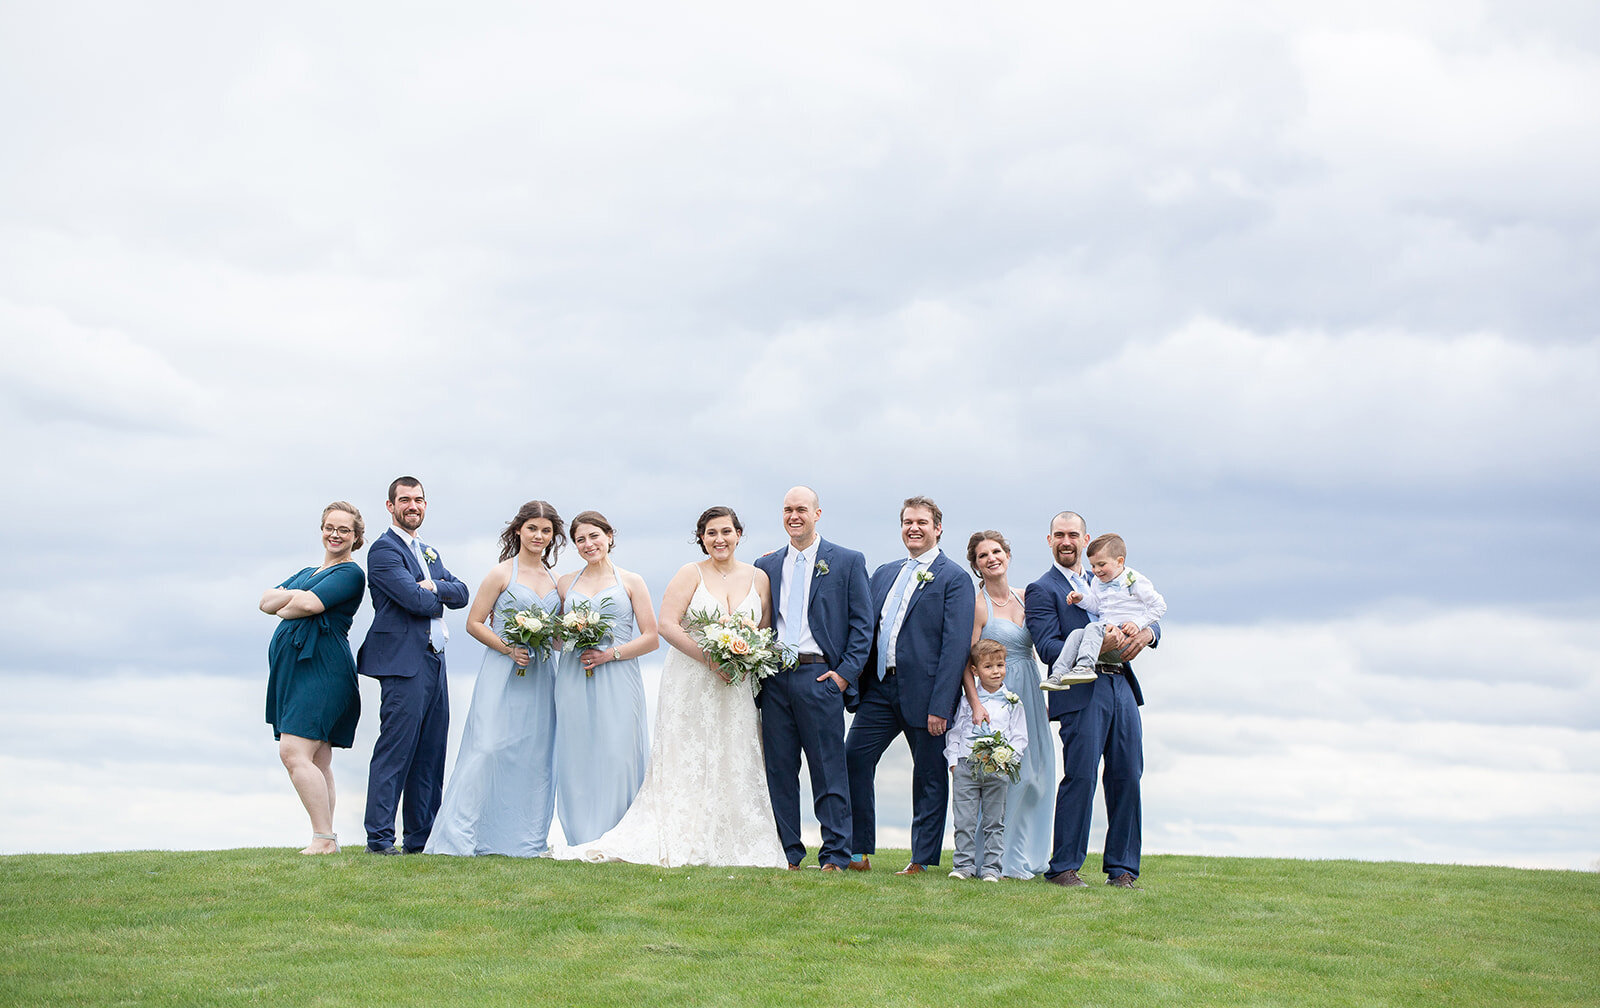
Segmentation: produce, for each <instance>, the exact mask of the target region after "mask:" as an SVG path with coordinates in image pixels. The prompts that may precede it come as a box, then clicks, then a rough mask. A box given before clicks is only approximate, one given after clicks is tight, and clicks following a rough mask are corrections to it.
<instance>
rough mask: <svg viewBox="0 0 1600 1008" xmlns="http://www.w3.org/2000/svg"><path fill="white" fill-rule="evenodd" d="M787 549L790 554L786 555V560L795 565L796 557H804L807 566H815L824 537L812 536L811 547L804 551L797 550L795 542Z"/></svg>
mask: <svg viewBox="0 0 1600 1008" xmlns="http://www.w3.org/2000/svg"><path fill="white" fill-rule="evenodd" d="M787 548H788V552H787V553H785V554H784V559H786V560H788V561H789V562H790V563H794V558H795V557H797V556H804V557H805V558H806V563H807V564H813V563H816V562H817V550H819V549H821V548H822V537H821V536H812V537H811V545H810V546H807V547H806V548H805V549H803V550H797V549H795V548H794V543H793V542H790V543H789V545H788V547H787Z"/></svg>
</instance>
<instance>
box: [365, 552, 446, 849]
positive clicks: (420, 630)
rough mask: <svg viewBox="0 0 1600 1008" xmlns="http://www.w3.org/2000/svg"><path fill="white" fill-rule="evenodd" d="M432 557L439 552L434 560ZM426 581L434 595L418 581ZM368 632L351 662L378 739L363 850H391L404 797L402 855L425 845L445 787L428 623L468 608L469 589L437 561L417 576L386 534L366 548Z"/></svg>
mask: <svg viewBox="0 0 1600 1008" xmlns="http://www.w3.org/2000/svg"><path fill="white" fill-rule="evenodd" d="M435 556H436V557H437V554H435ZM424 577H426V578H430V579H432V581H433V583H434V586H435V587H436V588H437V589H438V590H437V592H432V591H428V590H427V589H425V588H423V587H421V586H420V585H419V584H418V583H417V582H418V581H420V580H421V579H423V578H424ZM367 584H368V585H369V586H370V587H371V589H372V626H371V628H370V629H368V630H367V638H366V640H365V641H364V642H363V643H362V645H361V650H360V652H359V653H358V654H357V656H356V670H357V671H358V672H360V673H361V674H362V675H369V676H372V677H374V678H376V679H377V680H378V682H379V683H381V684H382V687H383V700H382V704H381V706H380V707H379V708H378V711H379V713H378V741H377V742H376V743H374V745H373V747H372V766H371V769H370V770H369V771H368V774H367V813H366V829H367V847H368V849H371V850H377V849H380V848H384V847H393V846H394V817H395V807H396V806H397V805H399V804H400V799H401V795H402V793H403V794H404V796H405V810H404V820H405V846H406V850H409V851H419V850H421V849H422V848H423V847H424V846H426V845H427V843H428V833H429V832H430V831H431V830H432V829H433V818H434V816H435V815H436V814H438V811H439V795H440V792H441V791H442V790H443V785H444V748H445V738H446V735H447V734H448V731H449V727H450V694H449V691H448V689H446V685H445V668H444V655H443V654H442V653H439V652H435V651H434V650H433V648H432V647H431V646H430V644H429V641H428V624H429V622H430V621H432V620H433V619H434V618H436V617H438V616H441V615H443V613H444V610H445V607H446V606H449V607H450V608H451V609H460V608H461V607H462V606H464V605H466V604H467V597H468V595H469V594H470V593H469V592H468V591H467V586H466V585H464V584H462V583H461V582H460V581H457V580H456V579H455V577H454V576H452V575H451V573H450V572H449V571H448V570H445V567H444V564H443V563H441V562H439V560H438V559H434V560H431V561H429V563H428V569H427V571H426V572H424V571H423V569H422V567H421V566H419V565H418V563H417V559H416V557H415V556H414V555H413V554H412V552H411V550H410V548H408V547H407V546H406V544H405V541H404V540H403V539H401V538H400V536H399V535H398V534H397V533H396V532H395V530H394V529H393V528H391V529H389V530H388V531H387V532H385V533H384V534H383V535H381V536H379V537H378V538H377V540H376V541H374V542H373V544H372V545H371V546H370V547H369V548H368V549H367Z"/></svg>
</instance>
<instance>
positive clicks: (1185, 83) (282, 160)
mask: <svg viewBox="0 0 1600 1008" xmlns="http://www.w3.org/2000/svg"><path fill="white" fill-rule="evenodd" d="M671 6H672V7H674V8H676V9H670V10H668V9H664V8H662V6H661V5H650V4H637V3H614V4H613V3H600V4H590V5H582V6H581V7H574V6H573V5H553V4H533V5H530V4H512V3H504V4H490V3H468V4H456V5H452V6H450V7H449V8H445V7H436V8H431V9H429V8H423V7H418V6H406V7H403V8H397V7H395V6H394V5H389V4H383V5H379V4H359V3H349V4H341V5H336V6H334V7H332V8H330V7H328V6H327V5H321V4H316V5H313V4H300V3H286V4H276V5H272V6H270V7H264V8H248V9H246V8H237V7H227V6H223V7H218V6H216V5H211V4H199V3H192V4H183V3H156V4H141V5H136V6H129V5H125V4H111V3H104V4H77V3H58V4H50V5H44V4H9V5H6V6H5V7H4V8H0V129H3V131H4V135H5V136H6V137H7V148H8V150H9V152H10V153H9V156H8V157H6V158H4V159H0V339H3V341H4V348H5V352H4V353H3V354H0V390H3V395H0V438H3V441H0V444H3V445H4V449H5V457H6V459H7V463H8V465H7V468H8V470H9V472H10V474H11V477H12V481H13V484H14V489H13V492H12V493H11V494H10V495H9V504H8V506H7V507H6V509H5V512H4V513H5V521H4V523H3V527H4V529H5V538H4V541H5V545H6V553H7V556H8V560H9V570H10V574H11V576H10V577H9V578H7V579H6V580H5V583H4V584H3V585H0V607H3V611H5V612H6V613H8V614H9V615H8V617H7V619H6V621H5V625H6V627H7V630H6V639H7V640H6V647H5V648H4V649H3V652H0V682H3V686H4V689H5V691H6V694H7V698H8V699H7V703H6V704H5V705H4V706H3V707H0V806H3V807H4V808H5V809H6V814H5V816H4V817H0V852H18V851H37V850H43V851H79V850H97V849H118V848H129V847H175V848H204V847H219V846H265V845H284V846H287V845H291V844H299V843H301V842H302V841H303V839H304V833H305V824H304V818H303V814H302V813H301V812H300V810H299V806H298V804H297V803H296V801H295V799H294V797H293V794H292V792H291V790H290V788H289V786H288V782H287V779H286V777H285V775H284V774H283V772H282V769H281V767H280V766H279V765H278V763H277V760H276V753H275V748H274V746H273V744H272V741H271V733H270V729H268V728H267V726H265V725H263V724H262V723H261V702H262V687H263V682H264V678H265V650H266V642H267V639H268V637H269V636H270V634H271V631H272V628H273V621H272V620H271V619H270V618H268V617H265V616H263V615H261V614H260V613H258V612H257V611H256V609H255V603H256V600H257V598H258V597H259V594H260V592H261V590H262V589H263V588H264V587H266V586H268V585H270V584H274V583H276V582H278V581H280V580H281V579H283V578H284V577H285V576H287V575H288V574H289V573H291V572H292V571H294V570H296V569H298V568H299V567H301V566H303V565H305V564H307V563H312V562H315V561H316V560H317V559H318V558H319V556H320V552H319V547H318V543H317V536H316V531H315V529H316V524H317V518H318V515H319V512H320V509H321V507H322V505H323V504H325V503H327V502H328V501H329V500H333V499H337V498H348V499H350V500H352V501H354V502H356V503H357V504H358V505H359V506H360V507H361V508H362V510H363V511H364V512H365V514H366V517H367V520H368V522H369V524H371V525H373V526H374V527H375V528H381V527H382V525H383V520H384V518H385V514H384V510H383V506H382V500H383V492H384V489H385V487H386V485H387V483H388V481H389V479H390V478H392V477H393V476H395V475H397V474H399V473H401V472H408V473H416V474H417V475H419V476H421V477H422V478H423V479H424V480H425V482H426V485H427V490H428V495H429V498H430V500H431V502H432V507H431V510H430V512H429V517H428V521H427V524H426V526H425V527H424V530H423V536H424V538H425V539H427V540H428V541H429V542H430V543H432V544H434V545H435V546H436V547H437V548H438V549H439V550H440V552H441V553H442V554H443V556H444V558H445V561H446V562H447V563H448V564H449V565H450V566H451V567H452V569H453V570H454V571H455V573H456V574H457V575H458V576H459V577H461V578H462V579H463V580H465V581H467V582H468V583H469V584H473V585H476V584H477V582H478V581H479V579H480V578H481V577H482V575H483V573H484V572H485V570H486V569H487V568H488V566H489V565H490V564H491V563H492V562H493V560H494V545H493V539H494V537H495V536H496V535H497V533H498V532H499V530H500V528H501V527H502V525H503V524H504V522H505V521H506V520H507V519H508V518H509V517H510V515H511V514H512V513H513V512H514V511H515V509H516V507H517V506H518V505H519V504H520V503H521V502H523V501H524V500H527V499H529V498H534V497H542V498H547V499H549V500H550V501H552V502H554V503H555V504H556V505H557V507H558V508H559V509H560V510H561V511H562V512H563V513H564V514H568V515H570V514H573V513H576V512H577V511H579V510H582V509H585V508H591V507H592V508H598V509H600V510H602V511H604V512H605V513H606V514H607V515H608V516H609V517H610V518H611V519H612V520H613V522H614V524H615V525H616V526H617V528H618V531H619V533H620V534H619V543H618V551H617V554H616V559H617V561H618V562H619V563H620V564H623V565H624V566H629V567H632V568H633V569H636V570H639V571H640V572H642V573H643V574H644V575H645V576H646V579H647V580H648V581H649V583H650V584H651V585H652V587H653V589H654V590H655V592H656V594H657V596H658V597H659V592H660V590H661V588H662V587H663V586H664V585H665V583H666V580H667V579H668V577H670V575H671V573H672V571H673V570H674V569H675V568H676V567H677V565H678V564H680V563H682V562H683V561H685V560H687V559H692V558H693V557H694V556H697V555H698V553H697V552H695V551H694V550H693V547H691V546H690V545H689V543H688V536H689V533H690V532H691V530H692V527H693V521H694V517H695V515H696V514H698V512H699V511H700V510H701V508H703V507H705V506H706V505H709V504H713V503H727V504H731V505H733V506H735V507H736V508H738V509H739V510H740V512H741V514H742V515H743V517H744V519H745V524H746V527H747V533H748V534H747V540H748V541H747V542H746V544H745V546H744V548H743V550H742V554H743V555H744V556H745V557H746V558H747V559H753V558H754V556H756V555H757V554H758V553H759V552H762V551H765V550H766V549H769V548H772V547H774V546H776V545H779V544H780V543H781V542H782V541H783V537H782V535H781V532H780V529H779V526H778V521H777V518H778V505H779V501H780V499H781V497H782V494H783V492H784V490H785V489H786V488H787V487H788V486H789V485H791V484H792V483H795V482H801V481H804V482H809V483H811V484H813V485H814V486H816V487H817V488H818V489H819V490H820V491H821V494H822V499H823V507H824V517H823V531H824V534H826V535H828V536H829V537H830V538H832V539H835V540H837V541H840V542H843V543H845V544H847V545H851V546H854V547H857V548H859V549H862V550H863V551H865V552H866V553H867V556H868V560H869V562H870V563H873V564H877V563H882V562H885V561H888V560H891V559H893V558H895V557H896V556H897V555H898V554H899V544H898V538H897V535H896V527H895V519H896V509H897V505H898V502H899V501H900V499H901V498H903V497H905V496H907V495H908V494H912V493H924V494H929V495H931V496H933V497H934V498H935V499H937V500H938V501H939V502H940V504H941V505H942V506H943V508H944V511H945V531H946V540H945V542H946V545H947V546H951V547H953V548H955V549H957V550H959V549H961V548H962V547H963V546H964V543H965V540H966V536H967V534H968V533H969V532H970V531H971V530H973V529H977V528H985V527H993V528H998V529H1001V530H1003V531H1004V532H1006V533H1007V534H1008V535H1009V536H1010V537H1011V538H1012V540H1013V543H1014V545H1015V548H1016V549H1015V560H1014V576H1013V580H1014V581H1015V582H1016V583H1017V584H1018V585H1021V584H1024V583H1026V582H1027V581H1029V580H1032V579H1033V578H1034V577H1036V576H1037V575H1038V573H1039V572H1041V571H1042V570H1043V569H1044V568H1045V565H1046V563H1047V554H1046V551H1045V549H1044V545H1043V538H1044V531H1045V527H1046V525H1047V523H1048V520H1049V517H1050V515H1051V514H1052V513H1054V512H1055V511H1057V510H1059V509H1061V508H1072V509H1074V510H1078V511H1080V512H1082V513H1084V514H1085V515H1086V516H1087V517H1088V520H1089V523H1090V527H1091V530H1092V531H1096V532H1099V531H1113V530H1114V531H1118V532H1120V533H1122V534H1123V535H1124V536H1125V537H1126V538H1127V540H1128V542H1129V546H1130V562H1131V563H1133V564H1134V565H1135V566H1137V567H1139V568H1140V569H1141V570H1143V571H1145V572H1146V573H1147V574H1148V575H1150V576H1151V577H1152V579H1153V580H1154V581H1155V583H1156V584H1157V585H1158V586H1160V588H1161V589H1162V590H1163V592H1164V593H1165V595H1166V597H1167V600H1168V603H1169V606H1170V614H1169V618H1168V619H1167V620H1166V622H1165V624H1164V625H1165V626H1166V628H1167V638H1166V641H1165V642H1164V644H1163V646H1162V647H1161V649H1160V650H1159V651H1157V652H1154V653H1152V654H1151V655H1149V656H1148V657H1147V658H1145V659H1141V661H1140V675H1141V679H1142V680H1143V681H1144V682H1145V684H1146V695H1147V698H1148V701H1149V704H1148V706H1147V707H1146V709H1145V727H1146V735H1147V755H1148V769H1147V773H1146V778H1145V782H1146V791H1145V793H1146V801H1145V816H1144V820H1145V843H1146V849H1147V850H1148V851H1152V852H1182V853H1199V854H1227V855H1235V854H1237V855H1263V856H1301V857H1359V858H1374V859H1399V860H1415V861H1463V862H1472V863H1488V864H1507V865H1526V866H1538V867H1566V868H1583V869H1592V868H1594V867H1596V866H1597V864H1600V844H1597V841H1596V839H1595V838H1596V836H1600V643H1597V640H1600V616H1597V615H1596V613H1597V611H1600V610H1597V602H1600V576H1597V575H1596V573H1595V571H1596V569H1597V566H1600V532H1597V530H1596V526H1595V522H1594V515H1595V514H1596V512H1597V510H1600V466H1597V458H1596V447H1595V446H1596V445H1597V444H1600V397H1597V396H1596V395H1595V394H1594V391H1593V390H1594V388H1595V387H1596V386H1597V384H1600V338H1597V336H1600V333H1597V325H1600V323H1597V321H1596V320H1597V319H1600V284H1597V279H1600V270H1597V265H1600V187H1597V186H1596V185H1595V183H1594V179H1595V178H1597V177H1600V107H1597V106H1596V103H1595V102H1594V100H1593V99H1594V96H1595V95H1596V94H1600V12H1597V10H1596V8H1595V7H1594V5H1592V4H1588V3H1583V2H1577V0H1574V2H1571V3H1560V2H1529V0H1518V2H1515V3H1510V2H1507V3H1471V2H1466V3H1463V2H1459V0H1449V2H1444V0H1438V2H1395V0H1385V2H1384V3H1350V4H1341V5H1337V8H1338V9H1336V10H1333V9H1329V5H1325V4H1282V5H1261V4H1257V3H1245V2H1238V3H1229V2H1221V3H1212V4H1206V5H1204V6H1203V9H1201V8H1200V7H1197V6H1196V5H1192V4H1183V3H1147V4H1137V5H1131V6H1130V5H1124V6H1123V7H1120V8H1116V9H1107V8H1106V7H1105V5H1091V4H1080V3H1070V4H1063V3H1052V4H1045V3H1036V4H1000V5H987V6H984V7H982V8H981V9H980V8H976V7H973V6H972V5H968V4H940V3H934V4H928V3H918V4H898V3H884V4H877V5H866V6H862V5H860V4H827V3H824V4H811V5H805V6H804V7H802V8H794V9H786V10H783V11H765V10H756V9H753V8H752V7H751V6H750V5H747V4H733V3H728V4H694V5H688V6H687V8H685V7H684V6H683V5H671ZM575 563H576V559H575V557H572V556H570V555H569V556H568V557H566V558H564V560H563V566H564V567H566V568H570V567H572V566H573V565H574V564H575ZM366 618H367V616H366V611H364V612H363V614H362V616H361V617H360V618H359V619H358V623H357V628H356V633H357V635H358V636H357V640H359V634H360V633H361V632H362V631H363V630H364V627H365V623H366ZM453 624H454V627H455V630H456V635H455V636H456V639H455V642H453V643H452V646H451V651H450V656H449V659H450V663H451V668H452V675H453V687H452V688H453V692H454V695H455V703H456V708H455V709H456V715H457V717H456V727H457V729H459V724H460V720H461V718H462V717H463V716H464V715H465V711H466V708H467V703H468V699H469V697H470V695H471V687H472V679H473V675H474V673H475V671H476V668H477V664H478V660H479V657H480V655H481V653H482V651H481V648H480V647H479V646H478V645H476V644H475V643H473V642H472V641H471V640H470V639H468V638H467V637H466V635H465V634H464V633H462V632H461V631H460V616H459V614H457V615H456V617H455V619H454V621H453ZM364 690H365V692H364V698H365V700H366V701H367V710H368V714H369V720H368V721H366V722H364V725H363V731H362V735H361V737H360V738H359V739H358V741H357V745H356V747H355V748H354V749H353V750H351V751H350V752H349V753H341V754H340V756H339V757H338V759H337V761H336V764H335V769H336V774H337V775H338V778H339V782H340V785H341V788H342V795H343V801H342V804H341V807H340V811H339V816H338V827H339V829H340V832H341V833H343V834H344V835H345V836H346V839H347V840H348V839H351V838H354V837H358V836H359V834H360V825H359V823H360V805H361V791H362V788H363V786H364V784H365V766H366V758H367V756H368V754H369V753H370V746H371V737H372V732H373V721H375V714H376V691H375V690H373V689H370V684H368V686H367V687H364ZM452 754H453V750H452ZM902 772H903V768H901V767H899V766H898V765H886V768H885V771H884V775H885V776H884V779H883V782H882V784H881V787H880V790H881V791H882V793H883V796H884V797H883V801H882V805H883V806H884V816H885V818H886V820H888V821H889V825H890V827H891V828H893V827H895V826H902V827H903V825H904V823H905V820H906V818H907V815H908V812H909V808H908V806H909V798H907V797H906V792H905V788H904V787H903V781H902V779H901V776H900V775H901V774H902ZM902 806H906V807H905V808H902ZM1096 846H1098V844H1096Z"/></svg>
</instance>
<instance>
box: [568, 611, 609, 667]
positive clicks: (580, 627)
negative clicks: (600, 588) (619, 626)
mask: <svg viewBox="0 0 1600 1008" xmlns="http://www.w3.org/2000/svg"><path fill="white" fill-rule="evenodd" d="M616 622H617V617H616V616H615V615H613V614H612V612H611V600H610V599H606V600H605V601H604V602H601V603H600V605H599V606H598V607H597V606H592V605H590V604H589V603H588V602H587V601H583V602H574V603H573V604H572V608H570V609H568V610H567V611H566V613H565V614H563V615H562V617H561V639H562V645H561V646H562V648H563V649H564V650H567V651H585V650H588V649H589V648H597V647H599V646H600V642H601V641H603V640H605V639H606V638H607V637H609V636H611V627H612V624H614V623H616ZM586 674H587V675H588V676H589V677H590V678H591V679H592V678H594V669H588V670H586Z"/></svg>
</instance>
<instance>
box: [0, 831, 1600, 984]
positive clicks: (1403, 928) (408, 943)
mask: <svg viewBox="0 0 1600 1008" xmlns="http://www.w3.org/2000/svg"><path fill="white" fill-rule="evenodd" d="M874 860H875V861H876V862H877V863H878V867H877V868H876V870H874V871H872V872H870V873H848V874H845V875H832V874H828V875H825V874H823V873H822V872H818V871H815V870H807V871H804V872H782V871H776V872H775V871H763V870H755V869H727V868H724V869H713V868H695V869H682V868H680V869H651V868H643V867H638V866H634V865H622V864H609V865H587V864H574V863H560V862H552V861H547V860H538V861H520V860H514V859H509V858H474V859H458V858H445V857H417V856H413V857H404V858H380V857H373V856H370V855H366V854H363V853H358V852H351V853H345V854H340V855H336V856H331V857H320V858H307V857H300V856H299V855H297V854H295V853H292V852H289V851H277V850H233V851H199V852H181V853H161V852H139V853H128V854H85V855H27V856H15V857H5V858H0V906H3V907H4V909H3V910H0V920H3V925H0V1004H3V1005H6V1006H11V1005H19V1006H20V1005H163V1004H175V1005H259V1004H270V1005H278V1004H281V1005H295V1006H314V1005H340V1006H345V1005H359V1006H368V1005H371V1006H380V1005H381V1006H405V1005H451V1006H457V1005H459V1006H469V1005H513V1004H541V1003H543V1004H560V1005H568V1004H570V1005H584V1004H596V1005H618V1004H621V1005H629V1006H635V1005H646V1004H651V1005H653V1004H760V1005H767V1004H770V1005H793V1004H807V1005H818V1006H831V1005H870V1006H874V1008H882V1006H890V1005H937V1006H941V1008H949V1006H958V1005H967V1004H982V1005H985V1006H989V1008H993V1006H1000V1005H1005V1006H1018V1008H1023V1006H1033V1005H1042V1004H1071V1005H1150V1004H1182V1005H1285V1006H1309V1005H1341V1006H1343V1005H1384V1006H1388V1005H1473V1006H1481V1005H1489V1004H1504V1005H1583V1004H1587V1005H1594V1004H1600V875H1597V874H1593V873H1581V872H1556V871H1520V870H1513V869H1504V868H1463V867H1448V866H1437V865H1412V864H1393V863H1388V864H1365V863H1358V862H1349V861H1337V862H1332V861H1330V862H1305V861H1274V860H1244V859H1214V858H1198V857H1176V856H1168V857H1151V858H1147V859H1146V863H1145V871H1144V878H1143V880H1142V881H1143V884H1144V885H1145V889H1144V890H1142V891H1137V892H1124V891H1120V890H1115V889H1112V888H1110V887H1107V886H1104V885H1098V884H1097V885H1094V886H1092V887H1091V888H1089V889H1087V890H1084V889H1079V890H1065V889H1061V888H1059V887H1057V886H1052V885H1048V884H1046V883H1044V882H1043V880H1034V881H1031V882H1005V883H1001V884H998V885H997V884H994V883H987V884H985V883H981V882H958V881H956V880H954V879H949V878H946V877H945V876H944V875H943V873H939V874H931V873H930V874H925V875H922V876H918V877H914V878H896V877H894V876H893V875H892V874H891V872H890V870H889V869H891V868H893V867H898V866H899V865H901V864H904V862H905V860H906V855H905V852H884V854H883V856H882V857H881V858H875V859H874ZM1097 868H1098V865H1096V864H1092V863H1091V864H1090V865H1086V866H1085V872H1084V875H1085V877H1086V878H1091V879H1095V880H1096V881H1098V878H1099V876H1098V875H1097V874H1096V873H1095V872H1094V871H1092V870H1091V869H1097Z"/></svg>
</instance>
